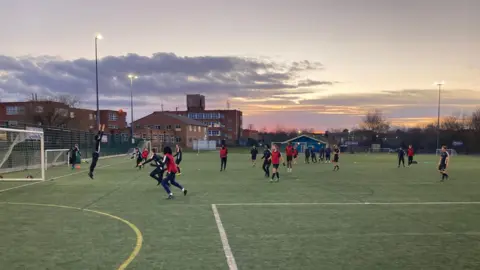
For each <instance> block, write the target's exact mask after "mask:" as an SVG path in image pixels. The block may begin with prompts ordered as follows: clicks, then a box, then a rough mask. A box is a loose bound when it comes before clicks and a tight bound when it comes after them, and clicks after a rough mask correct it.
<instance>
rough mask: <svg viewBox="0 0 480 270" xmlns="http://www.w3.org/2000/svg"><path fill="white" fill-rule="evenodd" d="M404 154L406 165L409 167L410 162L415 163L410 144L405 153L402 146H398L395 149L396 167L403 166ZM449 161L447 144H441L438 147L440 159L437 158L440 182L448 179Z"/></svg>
mask: <svg viewBox="0 0 480 270" xmlns="http://www.w3.org/2000/svg"><path fill="white" fill-rule="evenodd" d="M405 154H406V155H407V157H408V163H407V166H408V167H410V166H411V165H412V164H416V163H417V162H416V161H414V160H413V158H414V156H415V150H414V149H413V146H412V145H409V146H408V149H407V152H406V153H405V150H403V148H402V147H400V148H398V149H397V155H398V168H400V165H402V166H403V167H404V168H405ZM449 162H450V155H449V154H448V151H447V146H446V145H443V146H442V148H441V149H440V159H439V160H438V171H439V172H440V175H441V176H442V179H441V180H440V181H442V182H443V181H445V180H448V178H449V175H448V172H447V169H448V164H449Z"/></svg>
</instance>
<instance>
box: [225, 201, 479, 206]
mask: <svg viewBox="0 0 480 270" xmlns="http://www.w3.org/2000/svg"><path fill="white" fill-rule="evenodd" d="M216 205H221V206H282V205H284V206H295V205H298V206H301V205H340V206H342V205H344V206H347V205H392V206H393V205H480V202H324V203H321V202H310V203H308V202H305V203H301V202H300V203H294V202H291V203H289V202H279V203H274V202H272V203H268V202H266V203H217V204H216Z"/></svg>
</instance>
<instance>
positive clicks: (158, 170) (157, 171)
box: [150, 167, 163, 182]
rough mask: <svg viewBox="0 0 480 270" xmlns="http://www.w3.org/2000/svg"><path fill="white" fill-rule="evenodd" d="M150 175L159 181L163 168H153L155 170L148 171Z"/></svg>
mask: <svg viewBox="0 0 480 270" xmlns="http://www.w3.org/2000/svg"><path fill="white" fill-rule="evenodd" d="M150 177H152V178H153V179H155V180H157V181H158V182H161V181H162V178H163V170H162V169H161V168H159V167H157V168H155V170H153V171H152V172H151V173H150Z"/></svg>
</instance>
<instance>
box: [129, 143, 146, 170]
mask: <svg viewBox="0 0 480 270" xmlns="http://www.w3.org/2000/svg"><path fill="white" fill-rule="evenodd" d="M134 158H135V164H136V166H135V168H138V169H139V170H140V169H142V167H143V166H142V162H143V161H144V160H143V158H142V152H140V148H138V147H136V148H135V151H134V152H133V154H132V157H131V159H134Z"/></svg>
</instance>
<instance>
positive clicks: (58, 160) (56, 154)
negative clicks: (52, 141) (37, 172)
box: [45, 149, 70, 170]
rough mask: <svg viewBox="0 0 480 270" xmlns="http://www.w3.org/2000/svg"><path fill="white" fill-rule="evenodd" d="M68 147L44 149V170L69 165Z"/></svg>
mask: <svg viewBox="0 0 480 270" xmlns="http://www.w3.org/2000/svg"><path fill="white" fill-rule="evenodd" d="M69 151H70V149H47V150H45V170H48V168H50V167H56V166H62V165H69V161H70V153H69Z"/></svg>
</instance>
